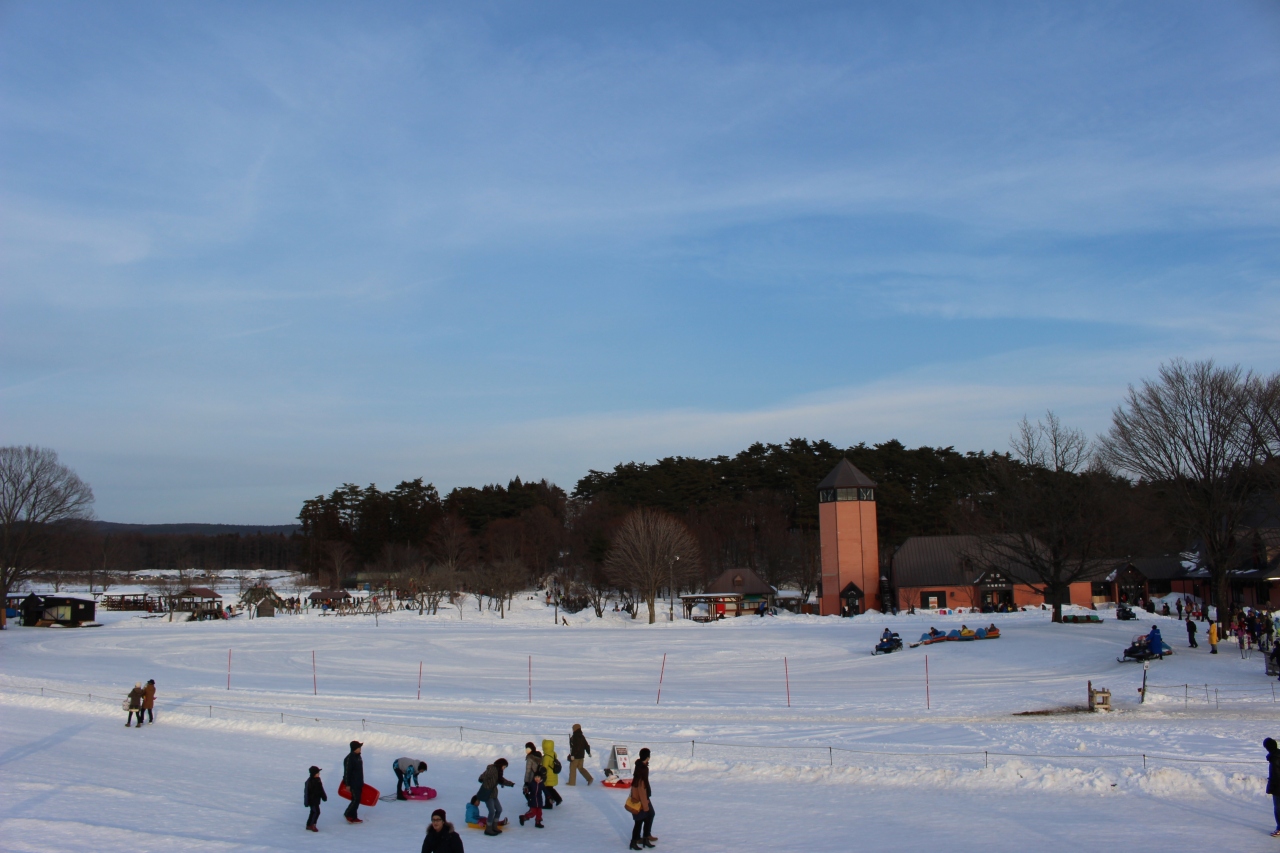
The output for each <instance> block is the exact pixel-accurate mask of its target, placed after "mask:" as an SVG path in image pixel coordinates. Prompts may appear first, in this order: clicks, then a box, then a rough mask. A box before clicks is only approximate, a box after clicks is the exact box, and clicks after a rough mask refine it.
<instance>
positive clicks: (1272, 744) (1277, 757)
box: [1262, 737, 1280, 838]
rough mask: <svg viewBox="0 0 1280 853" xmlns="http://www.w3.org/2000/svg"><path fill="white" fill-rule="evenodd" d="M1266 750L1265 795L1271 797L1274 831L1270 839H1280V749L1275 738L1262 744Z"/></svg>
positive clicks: (1268, 739)
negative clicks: (1274, 818)
mask: <svg viewBox="0 0 1280 853" xmlns="http://www.w3.org/2000/svg"><path fill="white" fill-rule="evenodd" d="M1262 745H1263V746H1264V747H1265V748H1266V750H1267V793H1268V794H1270V795H1271V808H1272V809H1273V810H1274V811H1275V817H1276V831H1275V832H1273V833H1271V837H1272V838H1280V748H1277V747H1276V740H1275V738H1270V737H1269V738H1267V739H1266V740H1264V741H1263V742H1262Z"/></svg>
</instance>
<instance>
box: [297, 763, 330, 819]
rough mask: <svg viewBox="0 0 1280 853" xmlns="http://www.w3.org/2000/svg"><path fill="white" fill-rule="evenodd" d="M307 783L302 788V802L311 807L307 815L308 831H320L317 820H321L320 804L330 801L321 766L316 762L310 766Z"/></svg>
mask: <svg viewBox="0 0 1280 853" xmlns="http://www.w3.org/2000/svg"><path fill="white" fill-rule="evenodd" d="M307 773H308V774H309V775H308V776H307V784H306V785H305V786H304V787H303V789H302V804H303V805H304V806H306V807H307V808H309V809H311V812H310V813H309V814H308V815H307V831H308V832H319V831H320V830H319V829H317V828H316V822H317V821H319V820H320V804H321V803H325V802H328V801H329V795H328V794H326V793H325V792H324V783H323V782H321V781H320V768H319V767H316V766H315V765H314V764H313V765H311V767H310V768H308V770H307Z"/></svg>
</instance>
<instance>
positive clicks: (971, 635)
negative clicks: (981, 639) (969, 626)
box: [960, 631, 978, 640]
mask: <svg viewBox="0 0 1280 853" xmlns="http://www.w3.org/2000/svg"><path fill="white" fill-rule="evenodd" d="M960 639H961V640H976V639H978V634H977V632H976V631H961V632H960Z"/></svg>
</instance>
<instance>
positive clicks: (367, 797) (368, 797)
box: [338, 782, 379, 806]
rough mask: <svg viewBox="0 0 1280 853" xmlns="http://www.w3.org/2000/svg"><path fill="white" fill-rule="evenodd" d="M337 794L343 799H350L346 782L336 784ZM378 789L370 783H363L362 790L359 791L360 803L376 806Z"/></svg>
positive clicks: (349, 790) (349, 791)
mask: <svg viewBox="0 0 1280 853" xmlns="http://www.w3.org/2000/svg"><path fill="white" fill-rule="evenodd" d="M338 796H339V797H342V799H344V800H349V799H351V789H350V788H348V787H347V783H346V782H340V783H339V784H338ZM378 796H379V795H378V789H377V788H375V787H373V786H372V785H365V786H364V790H362V791H361V792H360V805H362V806H376V805H377V804H378Z"/></svg>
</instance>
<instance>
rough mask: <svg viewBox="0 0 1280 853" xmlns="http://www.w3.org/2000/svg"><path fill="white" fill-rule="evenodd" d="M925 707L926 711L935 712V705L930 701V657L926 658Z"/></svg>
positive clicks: (926, 656)
mask: <svg viewBox="0 0 1280 853" xmlns="http://www.w3.org/2000/svg"><path fill="white" fill-rule="evenodd" d="M924 707H925V710H926V711H931V710H933V705H932V703H931V702H930V699H929V656H928V655H925V656H924Z"/></svg>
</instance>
